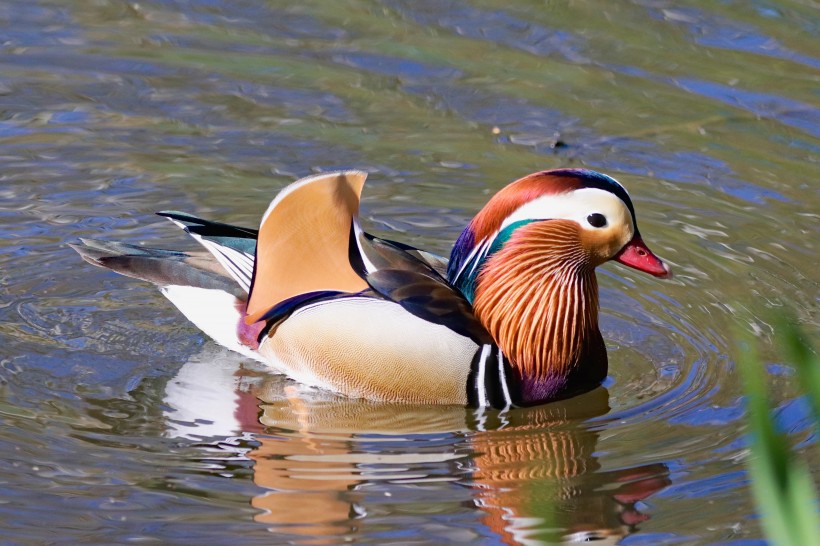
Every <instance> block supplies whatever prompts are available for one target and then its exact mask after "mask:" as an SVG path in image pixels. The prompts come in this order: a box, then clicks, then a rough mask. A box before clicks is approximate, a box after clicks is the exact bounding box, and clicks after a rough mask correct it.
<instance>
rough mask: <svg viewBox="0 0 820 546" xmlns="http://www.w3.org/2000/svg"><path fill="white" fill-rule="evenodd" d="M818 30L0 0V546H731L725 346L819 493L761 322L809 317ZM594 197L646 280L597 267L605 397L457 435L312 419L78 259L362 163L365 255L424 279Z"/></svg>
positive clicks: (797, 21)
mask: <svg viewBox="0 0 820 546" xmlns="http://www.w3.org/2000/svg"><path fill="white" fill-rule="evenodd" d="M819 20H820V19H819V18H818V16H817V12H816V9H814V8H812V7H810V6H808V5H806V4H803V3H801V2H793V1H789V0H781V1H774V0H771V1H762V0H761V1H758V0H755V1H751V2H738V1H725V2H705V1H696V0H689V1H684V2H665V1H663V0H658V1H655V0H651V1H643V0H641V1H637V0H636V1H634V2H619V3H618V5H617V7H616V6H614V4H613V5H612V6H610V5H609V4H606V3H600V2H573V3H571V5H570V6H563V5H559V4H553V3H541V2H532V1H526V0H514V1H507V2H491V1H489V0H475V1H472V2H457V1H452V2H449V1H448V2H439V1H436V2H433V1H412V2H411V1H402V0H385V1H381V2H377V1H371V2H368V1H345V2H336V3H327V2H314V1H306V2H300V3H298V5H294V3H293V2H279V1H267V2H262V1H250V0H249V1H241V2H228V1H224V0H214V1H209V2H182V3H180V2H172V1H162V0H149V1H146V2H139V3H129V2H121V1H114V0H110V1H109V0H101V1H97V2H80V1H74V2H66V1H60V2H57V1H47V0H42V1H36V0H25V1H23V0H7V1H6V2H5V3H3V4H2V5H0V31H1V32H0V36H2V40H0V164H2V170H0V223H2V226H3V235H2V237H3V244H2V245H0V419H2V423H3V427H2V428H0V491H2V494H0V522H2V523H0V528H2V531H3V532H2V535H3V540H4V541H7V542H9V543H42V542H52V543H78V542H83V543H86V542H88V543H95V542H96V543H106V544H110V543H125V542H131V541H142V542H160V543H178V544H187V543H202V542H204V541H207V542H209V543H236V544H253V543H263V544H270V543H284V542H293V543H310V544H325V543H327V544H338V543H343V542H349V541H353V542H361V543H376V544H385V543H408V542H415V543H429V544H441V543H447V542H466V541H471V542H474V543H479V544H516V543H521V544H525V543H539V542H547V543H550V542H560V541H570V540H592V539H597V540H601V541H603V542H604V543H617V542H620V543H622V544H632V545H643V544H653V545H654V544H714V543H722V544H749V543H757V542H759V541H760V540H761V531H760V528H759V523H758V520H757V515H756V511H755V508H754V506H753V503H752V500H751V496H750V492H749V488H748V475H747V473H746V470H745V466H744V459H745V456H746V447H745V446H746V441H745V420H744V409H743V399H742V393H741V392H740V390H739V386H738V378H737V375H736V373H735V370H734V362H733V359H732V356H731V348H732V342H731V329H732V327H733V325H737V324H740V325H741V327H742V328H748V329H752V330H753V331H755V332H756V333H757V335H758V336H759V338H760V340H761V343H762V345H763V351H764V354H765V355H766V356H767V358H768V359H769V366H768V371H769V374H770V383H771V384H772V388H773V393H774V399H775V403H776V407H777V409H776V415H777V419H778V422H779V424H780V426H781V428H782V429H783V430H784V431H786V432H787V433H788V434H789V439H790V441H791V442H792V443H793V444H794V445H795V446H796V447H797V448H798V449H799V450H800V452H801V453H802V454H803V455H804V456H806V457H808V458H809V459H810V461H811V462H812V463H813V466H812V468H813V469H815V476H816V469H818V468H820V459H818V455H817V448H816V445H817V438H816V430H817V429H816V423H813V421H812V418H811V417H810V414H809V412H808V408H807V405H806V402H805V400H804V399H803V398H801V397H800V395H799V390H798V388H797V386H796V385H795V384H794V377H793V373H792V370H791V368H789V367H788V365H786V364H784V363H782V362H779V361H778V360H777V356H776V353H775V352H774V351H772V349H771V345H772V339H771V338H772V332H771V329H770V327H769V326H768V324H767V321H768V318H767V317H768V316H769V313H770V311H771V310H773V309H779V308H782V307H789V308H791V309H793V310H794V312H795V313H796V315H797V317H798V319H799V321H800V323H801V325H802V327H803V328H804V329H805V330H806V331H807V332H808V333H809V334H810V335H811V336H813V337H815V338H816V337H817V334H818V333H820V325H818V294H820V290H818V286H820V275H818V271H817V267H816V264H817V261H818V249H817V241H818V235H820V222H818V212H820V198H818V189H820V186H818V180H819V179H820V176H818V175H820V171H819V170H818V168H817V159H818V151H820V141H819V140H818V136H820V135H818V133H820V131H818V127H820V110H818V108H817V107H816V104H817V97H818V95H817V90H818V76H820V73H818V67H820V58H818V57H817V56H816V51H817V50H816V36H817V31H818V21H819ZM560 166H582V167H587V168H592V169H596V170H600V171H603V172H606V173H608V174H610V175H612V176H615V177H616V178H618V179H619V180H620V181H622V182H623V183H624V184H625V185H626V186H627V187H628V188H629V190H630V193H631V195H632V198H633V200H634V201H635V204H636V208H637V213H638V218H639V222H640V226H641V232H642V233H643V235H644V238H645V239H646V240H647V242H648V243H649V244H650V246H651V247H652V248H653V249H654V250H655V251H656V252H657V253H658V254H659V255H661V256H662V257H664V258H665V259H667V260H668V261H669V262H670V263H672V265H673V267H674V269H675V273H676V276H675V278H674V279H673V280H672V281H661V280H657V279H653V278H649V277H647V276H644V275H642V274H640V273H638V272H636V271H632V270H626V269H625V268H622V267H620V266H617V265H615V264H611V265H606V266H604V267H602V268H600V269H599V281H600V284H601V307H602V308H601V320H602V329H603V333H604V337H605V338H606V340H607V346H608V349H609V355H610V377H609V379H608V380H607V382H606V384H605V387H604V388H601V389H598V390H596V391H594V392H592V393H589V394H587V395H584V396H582V397H578V398H576V399H573V400H569V401H566V402H562V403H558V404H551V405H546V406H542V407H537V408H531V409H525V410H514V411H510V412H507V413H504V414H499V413H497V412H492V411H488V412H473V411H470V410H466V409H463V408H430V407H414V406H392V405H384V404H373V403H368V402H364V401H357V400H346V399H339V398H337V397H334V396H331V395H328V394H325V393H321V392H316V391H311V390H309V389H305V388H302V387H299V386H298V385H295V384H293V383H291V382H288V381H287V380H285V379H283V378H281V377H277V376H274V375H271V374H269V373H268V372H267V371H266V370H265V369H264V368H263V367H261V366H259V365H256V364H254V363H251V362H248V361H246V360H244V359H242V358H241V357H239V356H235V355H232V354H230V353H228V352H227V351H224V350H222V349H220V348H219V347H217V346H216V345H215V344H213V343H212V342H210V341H208V340H206V339H204V338H203V336H202V335H201V334H199V333H198V332H197V331H196V330H195V329H194V328H193V327H192V326H190V325H188V324H187V323H185V321H184V320H183V319H182V317H181V316H180V315H179V313H178V312H176V311H175V310H174V309H173V308H172V307H171V306H170V304H168V303H167V302H166V301H165V300H164V299H163V298H162V296H161V295H160V294H159V293H158V292H157V291H155V290H154V289H153V288H152V287H150V286H147V285H145V284H142V283H140V282H138V281H135V280H132V279H127V278H123V277H119V276H116V275H114V274H112V273H110V272H106V271H104V270H101V269H96V268H92V267H90V266H87V265H86V264H85V263H83V262H81V261H80V260H79V259H78V257H77V256H76V254H74V252H73V251H71V250H70V249H69V248H68V247H67V246H66V243H68V242H73V241H75V240H76V239H77V238H78V237H103V238H108V239H114V240H121V241H126V242H132V243H135V242H139V241H150V242H151V243H153V244H157V242H159V243H160V245H165V246H168V247H172V248H173V247H177V248H179V247H184V248H193V247H194V245H195V243H193V241H190V240H186V239H185V236H184V234H183V233H181V232H179V231H178V230H175V228H174V227H173V226H171V225H170V224H168V223H167V222H166V221H163V220H162V219H160V218H157V217H154V216H153V212H154V211H156V210H162V209H178V210H186V211H191V212H196V213H198V214H201V215H203V216H205V217H209V218H213V219H216V220H220V221H223V222H231V223H237V224H241V225H248V226H254V225H255V224H256V223H257V222H258V219H259V217H260V216H261V214H262V213H263V212H264V210H265V208H266V206H267V203H268V202H269V200H270V199H271V198H272V197H273V196H274V195H275V194H276V191H277V190H278V189H280V188H282V187H283V186H284V185H286V184H287V183H289V182H291V181H292V180H294V179H295V178H298V177H300V176H304V175H308V174H311V173H314V172H318V171H322V170H330V169H338V168H358V169H364V170H367V171H369V172H370V173H371V174H370V178H369V181H368V185H367V187H366V189H365V196H364V202H363V219H364V221H365V223H366V224H367V227H368V228H369V229H371V230H372V231H374V232H376V233H379V234H381V235H384V236H387V237H389V238H391V239H398V240H402V241H404V242H407V243H410V244H414V245H417V246H421V247H424V248H428V249H430V250H432V251H435V252H438V253H442V254H446V253H447V252H448V251H449V248H450V245H451V244H452V241H453V240H454V239H455V238H456V237H457V235H458V234H459V233H460V231H461V229H462V228H463V227H464V225H465V224H466V222H467V221H468V220H469V218H470V217H471V216H472V215H473V214H474V213H475V212H476V211H477V210H478V209H479V208H480V207H481V206H482V205H483V204H484V203H485V202H486V200H487V199H488V198H489V196H490V195H491V194H492V193H493V192H495V191H497V190H498V189H500V188H501V187H502V186H503V185H505V184H506V183H508V182H510V181H512V180H514V179H516V178H518V177H520V176H522V175H524V174H527V173H529V172H533V171H536V170H541V169H547V168H556V167H560Z"/></svg>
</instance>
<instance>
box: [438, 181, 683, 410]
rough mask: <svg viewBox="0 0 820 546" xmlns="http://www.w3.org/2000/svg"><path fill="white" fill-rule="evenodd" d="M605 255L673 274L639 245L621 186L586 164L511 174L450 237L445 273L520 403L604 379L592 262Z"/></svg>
mask: <svg viewBox="0 0 820 546" xmlns="http://www.w3.org/2000/svg"><path fill="white" fill-rule="evenodd" d="M609 260H615V261H618V262H620V263H622V264H624V265H627V266H629V267H633V268H635V269H638V270H640V271H644V272H646V273H649V274H650V275H654V276H656V277H662V278H665V277H669V276H671V271H670V269H669V267H668V266H667V265H666V264H664V263H663V262H662V261H661V260H660V259H659V258H658V257H657V256H655V255H654V254H653V253H652V251H650V250H649V248H648V247H647V246H646V244H645V243H644V242H643V240H642V238H641V235H640V232H639V231H638V227H637V223H636V219H635V209H634V207H633V205H632V200H631V199H630V198H629V194H628V193H627V192H626V190H625V189H624V188H623V186H621V185H620V184H619V183H618V182H617V181H616V180H614V179H613V178H611V177H609V176H606V175H603V174H600V173H597V172H594V171H589V170H585V169H558V170H552V171H544V172H538V173H534V174H530V175H528V176H525V177H524V178H521V179H519V180H516V181H515V182H513V183H512V184H510V185H508V186H507V187H505V188H504V189H502V190H501V191H500V192H498V193H497V194H496V195H495V196H493V198H492V199H490V201H489V202H488V203H487V205H486V206H485V207H484V208H483V209H482V210H481V211H480V212H479V213H478V214H477V215H476V217H475V218H474V219H473V220H472V222H470V224H469V225H468V226H467V228H466V229H465V230H464V232H463V233H462V234H461V236H460V237H459V238H458V240H457V241H456V244H455V246H454V248H453V251H452V253H451V256H450V263H449V269H448V279H449V281H450V282H451V283H452V284H453V285H454V286H455V287H457V288H458V289H459V290H461V292H462V293H463V294H464V295H465V297H466V298H467V299H468V300H469V301H470V302H471V303H472V304H473V307H474V310H475V313H476V315H477V316H478V318H479V320H480V321H481V322H482V323H483V325H484V326H485V327H486V328H487V330H488V331H489V332H490V334H491V335H492V336H493V338H494V339H495V341H496V343H497V344H498V346H499V347H500V348H501V350H502V351H503V353H504V354H505V355H506V357H507V358H508V359H509V360H510V362H511V364H512V367H513V369H514V370H515V372H516V373H517V374H518V380H519V381H520V384H521V390H522V395H523V397H524V400H523V402H530V403H538V402H539V401H543V400H547V399H555V398H557V397H561V396H563V395H566V396H570V395H573V394H575V393H577V392H579V391H582V390H588V389H589V388H592V387H594V386H597V385H598V384H600V382H601V381H602V380H603V379H604V378H605V377H606V373H607V357H606V349H605V346H604V342H603V338H602V337H601V333H600V331H599V329H598V285H597V281H596V278H595V268H596V267H597V266H599V265H601V264H603V263H604V262H607V261H609Z"/></svg>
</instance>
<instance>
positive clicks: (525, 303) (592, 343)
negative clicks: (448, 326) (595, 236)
mask: <svg viewBox="0 0 820 546" xmlns="http://www.w3.org/2000/svg"><path fill="white" fill-rule="evenodd" d="M473 305H474V309H475V312H476V315H477V316H478V318H479V320H480V321H481V322H482V323H483V325H484V326H485V328H487V330H488V331H489V332H490V334H491V335H492V336H493V338H494V339H495V341H496V343H497V344H498V346H499V347H500V349H501V350H502V352H503V353H504V355H505V356H506V357H507V359H508V360H509V361H510V363H511V365H512V368H513V370H514V371H515V372H516V373H517V375H518V381H519V385H520V387H521V393H520V396H521V398H522V402H524V403H537V402H543V401H547V400H554V399H557V398H562V397H566V396H569V395H571V394H574V393H576V392H578V391H581V390H588V389H589V388H592V387H593V386H597V385H598V384H599V383H600V382H601V381H602V380H603V378H604V377H605V376H606V369H607V358H606V349H605V347H604V343H603V338H602V337H601V333H600V331H599V329H598V283H597V280H596V278H595V265H594V264H593V263H592V261H591V259H590V256H589V254H588V253H587V252H586V251H585V250H584V248H583V245H582V244H581V241H580V237H579V234H578V228H577V225H573V223H571V222H563V221H550V222H538V223H534V224H530V225H527V226H524V227H522V228H520V229H518V230H517V231H516V232H515V233H514V234H513V236H512V237H511V238H510V240H509V241H508V243H507V244H505V245H504V247H503V248H501V249H500V250H498V251H497V252H495V253H494V254H492V255H491V256H490V257H489V258H488V259H487V260H486V262H485V264H483V267H482V268H481V270H480V272H479V274H478V278H477V279H476V290H475V298H474V302H473Z"/></svg>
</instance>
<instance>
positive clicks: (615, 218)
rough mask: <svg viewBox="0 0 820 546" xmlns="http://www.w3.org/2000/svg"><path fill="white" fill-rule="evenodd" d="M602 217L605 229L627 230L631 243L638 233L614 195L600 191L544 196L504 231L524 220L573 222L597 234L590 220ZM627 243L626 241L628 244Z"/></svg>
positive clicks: (526, 207)
mask: <svg viewBox="0 0 820 546" xmlns="http://www.w3.org/2000/svg"><path fill="white" fill-rule="evenodd" d="M594 213H599V214H603V215H604V216H605V217H606V220H607V225H606V226H605V227H604V229H613V228H615V229H619V230H624V231H625V232H626V233H627V234H628V235H629V239H631V238H632V235H633V234H634V233H635V226H634V225H633V223H632V214H630V212H629V209H628V208H627V207H626V204H625V203H624V202H623V201H621V199H620V198H619V197H618V196H617V195H615V194H614V193H610V192H608V191H606V190H600V189H598V188H582V189H580V190H573V191H570V192H567V193H561V194H558V195H544V196H541V197H539V198H538V199H534V200H532V201H530V202H529V203H526V204H524V205H521V206H520V207H519V208H517V209H516V210H515V211H513V213H512V214H510V215H509V216H508V217H507V218H506V219H505V220H504V222H503V223H502V224H501V230H503V229H504V228H505V227H507V226H509V225H511V224H514V223H515V222H520V221H522V220H573V221H575V222H578V224H579V225H580V226H581V227H582V228H584V229H588V230H596V229H598V228H595V227H593V226H591V225H590V224H589V222H588V221H587V217H588V216H589V215H590V214H594ZM629 239H627V240H629Z"/></svg>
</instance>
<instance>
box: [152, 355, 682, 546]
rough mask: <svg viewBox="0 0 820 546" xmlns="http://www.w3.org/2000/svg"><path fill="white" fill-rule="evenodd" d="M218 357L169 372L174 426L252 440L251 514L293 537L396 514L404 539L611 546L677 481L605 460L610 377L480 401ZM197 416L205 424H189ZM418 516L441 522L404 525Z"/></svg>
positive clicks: (372, 525)
mask: <svg viewBox="0 0 820 546" xmlns="http://www.w3.org/2000/svg"><path fill="white" fill-rule="evenodd" d="M213 364H214V363H213V362H191V363H188V364H186V365H185V366H183V368H182V369H181V370H180V374H179V376H178V377H177V380H175V381H171V382H169V384H168V389H167V391H166V399H165V402H166V403H167V404H168V406H169V407H170V408H172V409H171V410H170V411H169V412H168V413H167V417H168V423H169V430H168V433H169V434H170V435H173V436H188V437H195V436H203V435H207V436H211V437H214V436H217V437H218V436H219V435H220V434H221V435H222V436H223V437H229V436H235V435H237V434H239V433H244V434H245V435H246V436H247V437H248V438H249V439H251V440H252V441H251V442H250V444H252V445H253V446H254V447H253V448H251V449H250V450H249V451H248V452H247V453H245V456H246V457H247V458H248V459H250V460H252V461H253V462H254V466H253V476H254V478H253V479H254V482H255V483H256V485H258V486H260V487H262V488H264V489H265V492H263V493H261V494H259V495H257V496H255V497H254V498H253V499H251V504H252V505H253V507H255V508H257V509H258V510H259V513H258V514H257V515H256V516H255V519H256V521H258V522H259V523H262V524H265V525H267V526H268V528H269V529H270V530H271V532H273V533H276V534H277V535H280V536H289V537H290V539H292V540H300V541H301V540H307V541H308V542H310V543H317V544H319V543H338V542H340V541H345V540H350V539H354V540H355V539H356V538H357V537H365V536H367V535H369V534H371V533H376V532H381V531H384V530H385V529H387V528H395V527H396V526H397V525H399V526H401V527H402V528H403V533H405V534H402V536H404V537H406V538H407V539H408V540H412V539H413V538H414V537H415V538H416V539H418V538H419V534H421V536H424V537H427V538H430V537H433V538H434V539H440V540H441V541H444V542H452V541H464V540H481V539H482V538H489V539H491V540H500V541H502V542H504V543H508V544H532V543H543V542H551V543H554V542H559V543H560V542H578V541H597V542H601V543H605V544H607V543H612V544H614V543H617V542H618V540H620V539H621V538H623V537H624V536H627V535H629V534H631V533H633V532H635V531H636V530H637V526H638V525H639V524H640V523H641V522H644V521H646V520H647V519H649V515H648V514H645V513H643V512H641V510H640V509H639V506H638V504H639V501H642V500H644V499H646V498H647V497H649V496H650V495H652V494H654V493H656V492H658V491H660V490H661V489H663V488H664V487H666V486H667V485H669V484H670V483H671V482H670V480H669V477H668V476H669V471H668V468H667V467H666V465H664V464H662V463H655V464H646V465H640V466H636V467H632V468H623V469H612V470H606V469H605V467H606V464H605V461H602V460H601V456H600V454H596V452H597V449H598V448H597V444H598V440H599V433H598V432H597V431H596V430H595V428H594V427H593V426H591V424H590V422H589V420H590V419H594V418H596V417H600V416H602V415H605V414H606V413H607V412H608V411H609V406H608V393H607V391H606V390H605V389H604V388H598V389H596V390H593V391H591V392H589V393H586V394H584V395H581V396H578V397H575V398H572V399H570V400H567V401H564V402H557V403H552V404H548V405H544V406H538V407H533V408H525V409H516V410H513V411H508V412H505V413H499V412H497V411H489V412H480V411H476V410H472V409H466V408H463V407H459V406H429V405H420V406H412V405H407V404H384V403H373V402H367V401H363V400H352V399H347V398H344V397H336V396H334V395H330V394H327V393H321V392H318V391H313V390H310V389H307V388H304V387H300V386H296V385H294V384H293V383H290V382H288V381H287V380H285V379H283V378H281V377H279V376H270V375H268V374H255V373H254V372H247V371H243V370H241V369H240V368H239V366H238V364H234V365H233V369H231V368H230V367H225V366H216V365H213ZM200 389H203V390H205V391H206V392H207V393H209V394H210V395H211V396H208V397H205V398H203V396H202V394H203V390H200ZM219 389H224V390H229V391H230V392H229V393H226V392H224V390H223V392H217V391H218V390H219ZM209 398H210V399H212V400H214V401H215V400H221V401H222V403H221V404H211V403H209V402H208V399H209ZM225 401H230V404H231V405H232V407H226V406H225V405H224V402H225ZM195 420H197V421H198V422H199V423H202V422H203V420H205V422H207V423H209V424H207V425H194V426H190V425H185V423H192V422H194V421H195ZM599 426H600V425H599ZM220 428H221V430H219V429H220ZM465 506H470V507H474V508H475V509H476V510H478V511H480V514H479V517H478V519H479V521H480V523H481V524H480V525H476V518H475V512H473V511H472V510H465V508H464V507H465ZM436 514H440V515H443V516H447V517H445V518H443V519H436V518H435V517H433V516H434V515H436ZM417 518H421V519H423V520H424V521H430V522H434V521H438V522H444V523H442V524H441V525H439V526H437V527H435V528H433V527H432V526H431V527H430V528H427V527H425V528H424V529H423V530H422V529H418V528H407V527H408V526H412V525H413V524H415V523H416V522H417V521H419V519H417ZM407 521H410V522H411V523H410V524H408V523H406V522H407ZM431 525H432V524H431Z"/></svg>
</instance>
